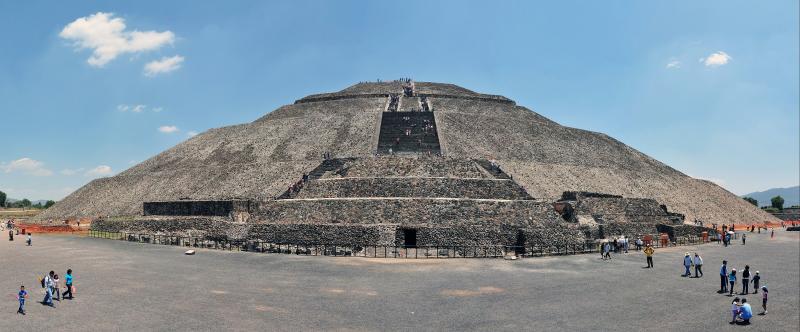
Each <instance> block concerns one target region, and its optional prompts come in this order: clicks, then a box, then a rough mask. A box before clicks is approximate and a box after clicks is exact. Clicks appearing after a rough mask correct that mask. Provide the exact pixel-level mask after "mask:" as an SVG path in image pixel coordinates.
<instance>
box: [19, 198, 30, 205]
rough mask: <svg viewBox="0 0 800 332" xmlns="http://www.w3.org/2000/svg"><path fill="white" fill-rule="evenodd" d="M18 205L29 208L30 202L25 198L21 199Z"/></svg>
mask: <svg viewBox="0 0 800 332" xmlns="http://www.w3.org/2000/svg"><path fill="white" fill-rule="evenodd" d="M20 204H21V205H22V207H29V206H31V201H30V200H28V199H27V198H23V199H22V201H20Z"/></svg>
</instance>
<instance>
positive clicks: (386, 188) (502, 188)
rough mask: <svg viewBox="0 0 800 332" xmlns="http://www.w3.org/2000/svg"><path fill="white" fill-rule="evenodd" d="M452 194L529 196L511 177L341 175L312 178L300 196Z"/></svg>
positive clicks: (461, 196)
mask: <svg viewBox="0 0 800 332" xmlns="http://www.w3.org/2000/svg"><path fill="white" fill-rule="evenodd" d="M335 197H451V198H480V199H528V198H530V197H529V196H528V195H527V194H526V193H525V191H524V190H522V188H520V187H519V186H518V185H517V184H516V183H514V181H511V180H497V179H458V178H420V177H404V178H399V177H390V178H340V179H323V180H312V181H309V182H308V183H306V184H305V186H304V187H303V190H301V191H300V193H299V194H298V195H297V196H296V198H335Z"/></svg>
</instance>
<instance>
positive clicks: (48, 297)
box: [42, 271, 55, 307]
mask: <svg viewBox="0 0 800 332" xmlns="http://www.w3.org/2000/svg"><path fill="white" fill-rule="evenodd" d="M53 275H55V272H53V271H50V273H49V274H47V275H46V276H44V280H42V284H43V286H44V291H45V293H44V300H42V304H44V305H49V306H51V307H55V304H53Z"/></svg>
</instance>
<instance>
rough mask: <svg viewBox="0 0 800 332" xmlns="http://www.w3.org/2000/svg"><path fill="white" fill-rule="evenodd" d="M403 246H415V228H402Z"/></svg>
mask: <svg viewBox="0 0 800 332" xmlns="http://www.w3.org/2000/svg"><path fill="white" fill-rule="evenodd" d="M403 246H404V247H406V248H416V247H417V230H416V229H413V228H406V229H403Z"/></svg>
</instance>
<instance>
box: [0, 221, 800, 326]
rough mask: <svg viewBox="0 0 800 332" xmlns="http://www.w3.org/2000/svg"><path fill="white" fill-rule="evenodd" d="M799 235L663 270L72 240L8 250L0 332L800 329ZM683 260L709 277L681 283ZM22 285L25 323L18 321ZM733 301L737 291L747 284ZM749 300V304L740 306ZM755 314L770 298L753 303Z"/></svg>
mask: <svg viewBox="0 0 800 332" xmlns="http://www.w3.org/2000/svg"><path fill="white" fill-rule="evenodd" d="M799 240H800V233H796V232H784V231H783V230H776V235H775V238H774V239H770V238H769V236H768V235H767V234H766V233H762V234H757V233H755V234H748V242H747V245H746V246H743V245H741V242H738V241H737V242H735V243H734V245H732V246H730V247H728V248H724V247H722V246H720V245H718V244H707V245H701V246H685V247H674V248H668V249H659V250H657V251H656V253H655V268H654V269H646V268H643V267H644V266H645V259H644V255H643V254H642V253H640V252H635V251H631V252H630V253H628V254H619V255H614V256H613V259H612V260H610V261H603V260H601V259H600V257H599V255H576V256H562V257H544V258H528V259H521V260H517V261H506V260H502V259H429V260H414V259H371V258H353V257H349V258H345V257H339V258H334V257H304V256H296V255H285V254H259V253H246V252H227V251H218V250H205V249H200V250H198V251H197V254H196V255H195V256H186V255H184V254H183V252H184V250H185V249H184V248H180V247H173V246H161V245H152V244H139V243H129V242H124V241H115V240H105V239H96V238H89V237H83V236H70V235H37V234H34V235H33V246H32V247H27V246H25V244H24V241H23V238H22V237H16V238H15V241H14V242H9V241H7V239H4V241H2V242H0V256H1V257H3V260H2V269H0V285H2V289H3V291H4V292H5V293H6V295H5V299H6V300H5V301H3V302H4V303H5V304H4V305H3V306H2V308H4V309H2V310H1V311H0V330H3V331H17V330H48V329H66V330H74V331H88V330H93V331H108V330H161V331H189V330H195V331H209V330H255V329H258V330H271V331H292V330H294V331H296V330H328V331H330V330H342V331H375V330H450V331H463V330H484V331H485V330H503V331H512V330H516V331H521V330H535V331H553V330H564V331H566V330H572V331H574V330H596V331H601V330H602V331H608V330H653V331H654V330H662V331H663V330H687V329H691V330H715V331H716V330H728V329H733V330H757V331H797V330H798V328H800V311H798V308H800V291H798V289H799V288H798V285H800V261H799V260H800V241H799ZM684 252H690V253H694V252H698V253H699V254H700V255H701V256H702V257H703V260H704V272H705V277H703V278H699V279H696V278H684V277H681V276H680V275H681V273H682V270H683V267H682V266H681V262H682V257H683V254H684ZM723 259H727V260H728V261H729V266H730V267H733V268H736V269H737V270H742V269H743V268H744V265H745V264H749V265H750V266H751V269H752V270H754V271H755V270H758V271H760V272H761V275H762V285H767V286H768V288H769V290H770V300H769V307H768V309H769V313H768V314H767V315H765V316H760V315H756V316H754V319H752V324H751V325H749V326H738V325H729V324H728V322H729V321H730V313H729V309H730V302H731V299H732V298H731V297H729V296H727V294H724V295H723V294H718V293H717V290H718V289H719V277H718V270H719V265H720V263H721V261H722V260H723ZM67 268H71V269H73V270H74V276H75V286H76V288H77V292H76V297H75V299H74V300H71V301H70V300H62V301H60V302H58V301H57V302H56V307H55V308H50V307H47V306H43V305H42V304H40V303H39V301H41V300H42V297H43V295H42V294H43V291H42V288H41V287H40V286H39V285H38V279H37V278H38V277H39V276H41V275H43V274H44V273H46V272H48V271H50V270H55V271H56V273H59V274H61V275H63V273H64V271H65V270H66V269H67ZM20 284H24V285H25V286H26V288H27V289H28V291H29V293H30V296H29V299H28V302H27V304H26V309H27V315H26V316H22V315H18V314H16V313H15V311H16V309H17V301H16V300H15V299H14V296H15V294H16V291H17V290H18V289H19V286H20ZM736 289H737V291H739V290H740V289H741V285H740V284H738V283H737V285H736ZM738 296H741V295H738ZM745 297H746V298H747V299H748V302H750V303H751V304H752V307H753V312H754V314H757V313H760V312H761V294H760V293H759V294H750V295H747V296H745Z"/></svg>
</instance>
